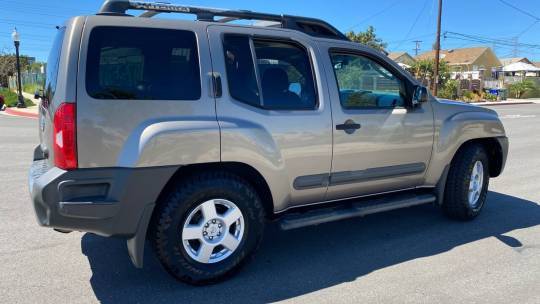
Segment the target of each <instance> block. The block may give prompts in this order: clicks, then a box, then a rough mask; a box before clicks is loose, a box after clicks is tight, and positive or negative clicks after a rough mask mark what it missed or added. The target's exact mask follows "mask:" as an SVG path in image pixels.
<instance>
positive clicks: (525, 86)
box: [508, 80, 535, 98]
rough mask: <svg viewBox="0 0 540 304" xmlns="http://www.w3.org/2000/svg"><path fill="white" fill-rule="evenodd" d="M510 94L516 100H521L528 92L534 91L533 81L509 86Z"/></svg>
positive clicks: (523, 81)
mask: <svg viewBox="0 0 540 304" xmlns="http://www.w3.org/2000/svg"><path fill="white" fill-rule="evenodd" d="M508 89H509V90H510V93H512V95H514V97H516V98H521V97H522V96H523V94H525V93H526V92H527V91H530V90H534V89H535V86H534V83H533V82H532V81H531V80H522V81H520V82H516V83H513V84H511V85H509V86H508Z"/></svg>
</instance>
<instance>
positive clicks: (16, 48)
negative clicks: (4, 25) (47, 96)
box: [11, 28, 26, 108]
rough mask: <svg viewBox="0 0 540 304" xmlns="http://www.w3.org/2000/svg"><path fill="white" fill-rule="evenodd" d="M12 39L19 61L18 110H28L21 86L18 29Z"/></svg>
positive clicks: (12, 34) (14, 31)
mask: <svg viewBox="0 0 540 304" xmlns="http://www.w3.org/2000/svg"><path fill="white" fill-rule="evenodd" d="M11 37H12V38H13V43H14V44H15V57H16V61H17V85H18V88H17V89H18V95H19V100H18V101H17V108H26V105H25V104H24V97H23V95H22V84H21V60H20V57H19V45H20V43H21V39H20V36H19V33H18V32H17V28H15V29H14V30H13V33H11Z"/></svg>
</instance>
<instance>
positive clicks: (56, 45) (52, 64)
mask: <svg viewBox="0 0 540 304" xmlns="http://www.w3.org/2000/svg"><path fill="white" fill-rule="evenodd" d="M65 33H66V28H65V27H61V28H59V29H58V32H57V33H56V37H55V38H54V42H53V45H52V48H51V52H50V53H49V58H48V59H47V73H46V75H45V98H46V99H48V100H52V97H53V96H54V92H55V91H56V80H57V78H58V67H59V65H60V56H61V55H62V44H63V42H64V36H65Z"/></svg>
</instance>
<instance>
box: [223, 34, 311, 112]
mask: <svg viewBox="0 0 540 304" xmlns="http://www.w3.org/2000/svg"><path fill="white" fill-rule="evenodd" d="M250 39H251V38H249V37H248V36H238V35H226V36H225V38H224V43H223V45H224V52H225V54H224V55H225V60H226V67H227V78H228V83H229V91H230V94H231V96H232V97H233V98H235V99H237V100H239V101H243V102H245V103H248V104H251V105H255V106H261V107H263V108H265V109H273V110H306V109H314V108H315V106H316V100H317V98H316V93H315V87H314V80H313V73H312V69H311V64H310V60H309V56H308V54H307V52H306V50H305V49H304V48H302V47H300V46H298V45H296V44H294V43H289V42H280V41H274V40H265V39H253V47H254V49H253V52H252V49H251V41H250ZM252 53H255V56H256V58H255V62H256V63H257V68H256V69H255V67H254V60H253V56H252ZM261 91H262V96H261V94H260V92H261Z"/></svg>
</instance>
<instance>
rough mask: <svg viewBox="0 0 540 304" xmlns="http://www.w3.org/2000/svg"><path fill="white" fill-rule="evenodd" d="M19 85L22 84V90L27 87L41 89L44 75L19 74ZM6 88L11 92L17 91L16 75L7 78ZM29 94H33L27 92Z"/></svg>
mask: <svg viewBox="0 0 540 304" xmlns="http://www.w3.org/2000/svg"><path fill="white" fill-rule="evenodd" d="M21 83H22V86H23V88H25V87H29V86H30V87H31V88H40V87H43V84H44V83H45V74H41V73H28V72H24V73H21ZM8 87H9V88H10V89H11V90H16V89H17V75H14V76H10V77H8ZM29 93H33V92H29Z"/></svg>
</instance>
